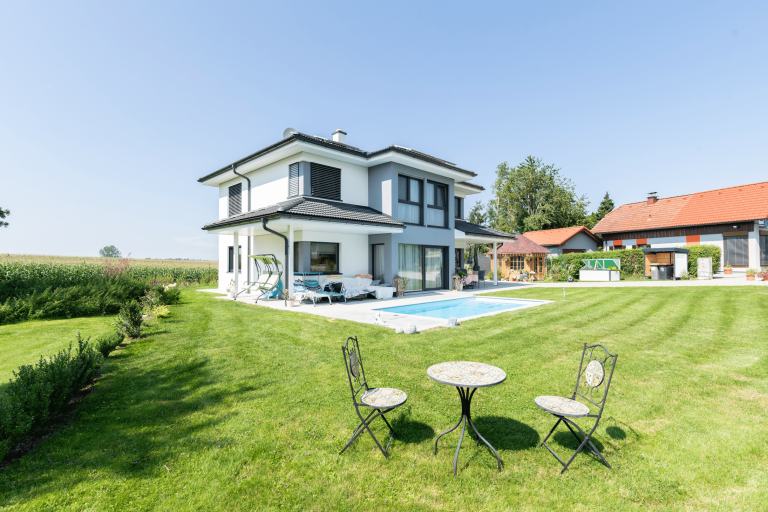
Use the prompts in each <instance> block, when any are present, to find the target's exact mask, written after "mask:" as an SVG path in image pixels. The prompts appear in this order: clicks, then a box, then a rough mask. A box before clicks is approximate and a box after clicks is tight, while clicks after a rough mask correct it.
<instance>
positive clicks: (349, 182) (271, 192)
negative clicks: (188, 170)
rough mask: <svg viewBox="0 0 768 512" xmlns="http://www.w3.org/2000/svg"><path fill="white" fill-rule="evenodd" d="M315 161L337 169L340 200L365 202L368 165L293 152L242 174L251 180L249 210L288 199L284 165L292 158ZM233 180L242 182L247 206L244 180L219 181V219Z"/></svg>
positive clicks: (226, 213)
mask: <svg viewBox="0 0 768 512" xmlns="http://www.w3.org/2000/svg"><path fill="white" fill-rule="evenodd" d="M302 161H306V162H316V163H318V164H323V165H329V166H332V167H338V168H340V169H341V200H342V201H344V202H345V203H351V204H358V205H362V206H368V168H367V167H362V166H359V165H354V164H349V163H346V162H340V161H338V160H333V159H331V158H326V157H322V156H317V155H313V154H310V153H297V154H295V155H293V156H291V157H289V158H285V159H283V160H280V161H278V162H274V163H271V164H269V165H266V166H264V167H262V168H260V169H257V170H255V171H251V172H249V173H247V174H245V176H247V177H248V178H249V179H250V180H251V187H252V191H253V196H252V197H251V210H256V209H258V208H263V207H265V206H271V205H273V204H276V203H279V202H281V201H285V200H286V199H288V166H290V165H291V164H292V163H295V162H302ZM237 183H242V185H243V196H242V204H243V210H242V211H243V213H245V212H246V211H247V210H248V196H247V193H246V192H247V190H248V182H247V181H246V180H245V179H243V178H236V179H233V180H229V181H226V182H224V183H222V184H221V185H219V219H225V218H227V217H229V187H231V186H232V185H235V184H237Z"/></svg>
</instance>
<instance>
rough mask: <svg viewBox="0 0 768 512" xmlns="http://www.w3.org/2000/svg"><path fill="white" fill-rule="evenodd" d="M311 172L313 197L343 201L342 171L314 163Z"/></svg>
mask: <svg viewBox="0 0 768 512" xmlns="http://www.w3.org/2000/svg"><path fill="white" fill-rule="evenodd" d="M309 172H310V180H309V181H310V186H311V187H312V192H311V194H312V197H322V198H324V199H333V200H335V201H341V169H338V168H336V167H330V166H327V165H323V164H316V163H314V162H312V163H310V167H309Z"/></svg>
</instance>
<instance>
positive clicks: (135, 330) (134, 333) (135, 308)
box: [115, 300, 144, 338]
mask: <svg viewBox="0 0 768 512" xmlns="http://www.w3.org/2000/svg"><path fill="white" fill-rule="evenodd" d="M141 314H142V308H141V304H139V303H138V301H135V300H132V301H128V302H126V303H125V304H123V307H121V308H120V313H118V314H117V323H116V325H115V328H116V329H117V332H119V333H122V334H124V335H125V336H128V337H129V338H138V337H139V336H140V335H141V324H142V323H143V322H144V319H143V318H142V317H141Z"/></svg>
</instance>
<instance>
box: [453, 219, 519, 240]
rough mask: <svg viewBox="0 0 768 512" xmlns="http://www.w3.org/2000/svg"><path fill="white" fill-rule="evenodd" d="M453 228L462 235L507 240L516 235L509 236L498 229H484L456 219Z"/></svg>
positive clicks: (512, 238)
mask: <svg viewBox="0 0 768 512" xmlns="http://www.w3.org/2000/svg"><path fill="white" fill-rule="evenodd" d="M454 227H455V228H456V229H458V230H459V231H463V232H464V233H469V234H472V235H481V236H491V237H496V238H506V239H509V240H514V239H515V237H516V236H517V235H511V234H509V233H505V232H504V231H499V230H498V229H493V228H486V227H483V226H480V225H478V224H472V223H471V222H467V221H465V220H461V219H456V220H455V221H454Z"/></svg>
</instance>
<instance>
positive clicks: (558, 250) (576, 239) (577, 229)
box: [524, 226, 602, 258]
mask: <svg viewBox="0 0 768 512" xmlns="http://www.w3.org/2000/svg"><path fill="white" fill-rule="evenodd" d="M524 234H525V237H526V238H528V239H530V240H532V241H534V242H536V243H537V244H539V245H540V246H542V247H546V248H547V249H549V252H550V254H549V257H550V258H551V257H553V256H557V255H559V254H569V253H572V252H593V251H596V250H598V248H599V247H600V245H601V244H602V242H601V241H600V239H599V238H597V236H595V234H594V233H592V232H591V231H590V230H589V228H587V227H586V226H574V227H570V228H557V229H544V230H541V231H529V232H527V233H524Z"/></svg>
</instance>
